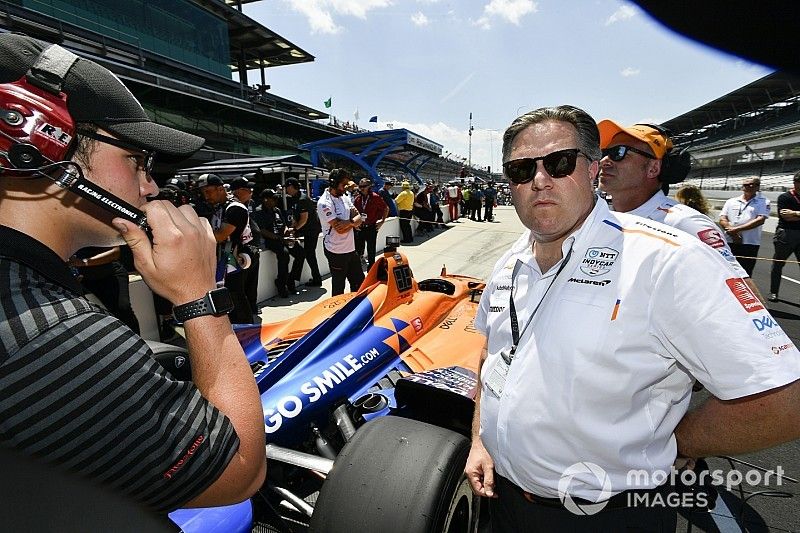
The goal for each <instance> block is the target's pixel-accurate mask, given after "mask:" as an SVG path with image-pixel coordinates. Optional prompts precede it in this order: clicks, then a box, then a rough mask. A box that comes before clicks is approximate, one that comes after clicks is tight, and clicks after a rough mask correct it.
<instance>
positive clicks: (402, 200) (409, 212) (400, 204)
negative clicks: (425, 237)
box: [394, 180, 414, 244]
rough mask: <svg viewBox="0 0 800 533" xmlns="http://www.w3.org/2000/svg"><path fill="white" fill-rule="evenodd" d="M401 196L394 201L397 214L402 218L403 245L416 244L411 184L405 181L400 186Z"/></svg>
mask: <svg viewBox="0 0 800 533" xmlns="http://www.w3.org/2000/svg"><path fill="white" fill-rule="evenodd" d="M400 188H401V189H402V190H401V191H400V194H398V195H397V198H395V199H394V201H395V203H396V204H397V214H398V216H399V217H400V232H401V233H402V234H403V239H402V240H401V241H400V242H401V243H403V244H408V243H411V242H414V232H413V231H412V229H411V217H412V216H413V215H414V193H413V192H411V184H410V183H409V182H408V181H405V180H403V182H402V183H401V184H400Z"/></svg>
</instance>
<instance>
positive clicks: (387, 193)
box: [378, 179, 397, 217]
mask: <svg viewBox="0 0 800 533" xmlns="http://www.w3.org/2000/svg"><path fill="white" fill-rule="evenodd" d="M392 187H394V182H393V181H392V180H389V179H385V180H383V187H381V188H380V190H379V191H378V194H380V195H381V198H383V201H384V203H385V204H386V206H387V207H388V208H389V216H390V217H396V216H397V204H396V203H394V196H392Z"/></svg>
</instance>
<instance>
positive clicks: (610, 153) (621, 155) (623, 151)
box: [602, 144, 657, 161]
mask: <svg viewBox="0 0 800 533" xmlns="http://www.w3.org/2000/svg"><path fill="white" fill-rule="evenodd" d="M628 152H633V153H634V154H639V155H641V156H644V157H646V158H648V159H657V158H656V156H654V155H653V154H648V153H647V152H645V151H644V150H639V149H637V148H634V147H633V146H626V145H624V144H618V145H616V146H611V147H609V148H605V149H604V150H602V153H603V157H608V158H609V159H610V160H612V161H622V160H623V159H625V156H626V155H627V154H628Z"/></svg>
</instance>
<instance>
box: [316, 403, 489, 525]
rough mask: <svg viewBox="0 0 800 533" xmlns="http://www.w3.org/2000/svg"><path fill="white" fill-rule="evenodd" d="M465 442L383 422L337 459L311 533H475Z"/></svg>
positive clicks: (401, 422)
mask: <svg viewBox="0 0 800 533" xmlns="http://www.w3.org/2000/svg"><path fill="white" fill-rule="evenodd" d="M469 447H470V442H469V439H467V438H466V437H464V436H463V435H461V434H459V433H456V432H454V431H450V430H449V429H444V428H441V427H438V426H433V425H430V424H426V423H424V422H419V421H417V420H411V419H407V418H400V417H397V416H385V417H381V418H376V419H375V420H372V421H371V422H368V423H367V424H365V425H364V426H363V427H361V428H360V429H359V430H358V432H356V434H355V436H354V437H353V439H352V440H351V441H350V442H349V443H348V444H347V445H346V446H345V447H344V449H342V452H341V453H340V454H339V456H338V457H337V458H336V462H335V463H334V465H333V468H332V469H331V471H330V473H329V474H328V478H327V480H326V481H325V483H323V485H322V490H321V491H320V494H319V498H318V499H317V503H316V506H315V508H314V514H313V515H312V517H311V524H310V531H312V532H319V533H323V532H324V533H339V532H341V533H353V532H359V531H361V532H367V531H381V532H382V533H387V532H398V533H433V532H437V533H438V532H446V533H455V532H464V533H466V532H474V531H476V530H477V524H478V513H479V499H478V498H477V497H475V496H474V495H473V494H472V491H471V489H470V486H469V482H468V481H467V479H466V477H465V476H464V466H465V464H466V462H467V455H468V454H469Z"/></svg>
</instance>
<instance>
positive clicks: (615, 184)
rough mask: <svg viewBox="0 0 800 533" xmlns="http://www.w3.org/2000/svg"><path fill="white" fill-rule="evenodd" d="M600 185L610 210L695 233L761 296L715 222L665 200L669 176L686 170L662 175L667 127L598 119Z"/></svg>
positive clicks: (673, 177) (667, 147)
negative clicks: (610, 199)
mask: <svg viewBox="0 0 800 533" xmlns="http://www.w3.org/2000/svg"><path fill="white" fill-rule="evenodd" d="M597 127H598V129H599V130H600V148H601V150H602V154H603V158H602V159H601V160H600V174H599V179H598V183H599V188H600V190H601V191H602V192H605V193H607V194H610V195H611V197H612V202H613V209H614V210H615V211H619V212H621V213H630V214H632V215H637V216H640V217H644V218H649V219H650V220H656V221H658V222H662V223H664V224H667V225H668V226H672V227H673V228H677V229H679V230H682V231H685V232H686V233H689V234H690V235H694V236H695V237H697V238H698V239H700V240H701V241H703V242H704V243H706V244H707V245H709V246H711V247H712V248H714V249H715V250H717V251H718V252H719V254H720V255H721V256H722V257H723V258H724V259H725V260H726V261H728V263H729V264H730V265H731V267H732V268H733V270H734V272H735V273H736V275H737V276H739V277H741V278H746V283H747V284H748V286H749V287H750V289H751V290H752V291H753V292H754V293H755V294H756V295H759V296H760V293H759V291H758V289H757V288H756V285H755V283H753V280H752V279H750V276H749V274H748V273H747V272H746V271H745V270H744V268H742V267H741V265H740V264H739V262H737V261H736V258H735V257H733V253H732V252H731V249H730V248H729V247H728V243H727V242H726V240H725V237H724V235H723V233H722V231H721V230H720V229H719V226H717V225H716V223H714V221H713V220H711V219H710V218H709V217H708V216H706V215H704V214H702V213H700V212H699V211H697V210H695V209H692V208H691V207H689V206H687V205H684V204H681V203H680V202H678V201H676V200H674V199H672V198H668V197H667V196H666V194H665V192H666V191H668V190H669V183H670V180H671V181H672V182H677V181H681V180H683V179H684V178H685V177H686V173H685V172H684V170H685V171H686V172H688V168H684V169H683V170H680V169H679V168H678V167H677V165H676V168H675V169H673V171H672V172H673V173H674V174H675V175H672V174H670V176H671V178H670V177H669V176H667V175H666V174H665V172H664V171H665V170H666V169H665V166H664V158H665V157H667V158H668V157H669V153H670V151H671V150H672V140H671V139H670V138H669V136H668V135H667V133H666V130H663V129H661V130H660V129H658V128H655V127H653V126H652V125H648V124H634V125H633V126H629V127H627V128H625V127H622V126H620V125H619V124H617V123H616V122H612V121H611V120H601V121H600V122H599V123H598V125H597Z"/></svg>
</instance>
